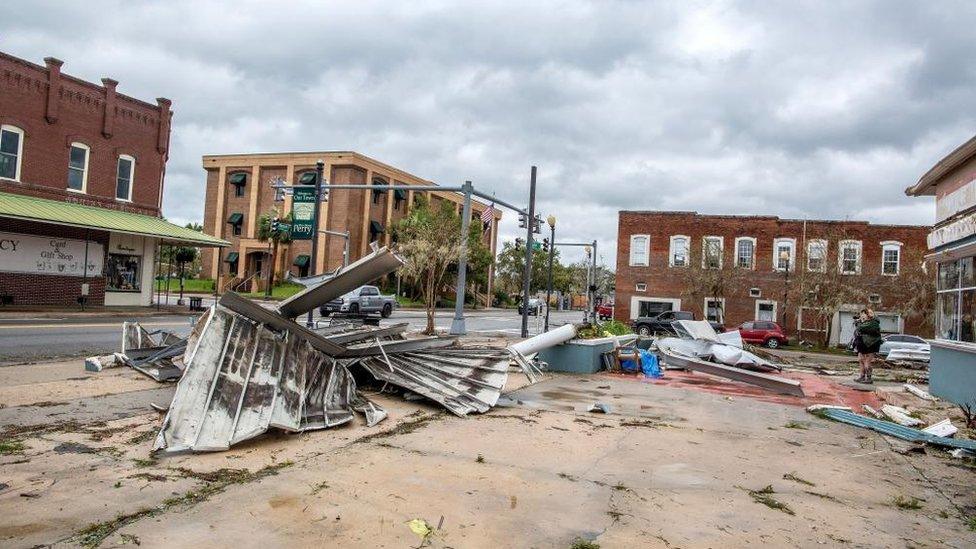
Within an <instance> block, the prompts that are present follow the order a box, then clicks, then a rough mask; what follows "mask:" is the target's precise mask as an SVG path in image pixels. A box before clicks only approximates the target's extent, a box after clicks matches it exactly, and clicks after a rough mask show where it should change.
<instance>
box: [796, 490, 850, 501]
mask: <svg viewBox="0 0 976 549" xmlns="http://www.w3.org/2000/svg"><path fill="white" fill-rule="evenodd" d="M803 493H804V494H810V495H811V496H817V497H818V498H820V499H827V500H830V501H833V502H834V503H840V502H841V501H840V500H839V499H837V498H835V497H834V496H832V495H830V494H821V493H820V492H811V491H809V490H805V491H804V492H803Z"/></svg>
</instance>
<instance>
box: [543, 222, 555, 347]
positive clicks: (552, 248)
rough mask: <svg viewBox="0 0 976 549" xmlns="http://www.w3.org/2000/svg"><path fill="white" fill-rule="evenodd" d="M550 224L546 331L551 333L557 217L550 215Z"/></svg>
mask: <svg viewBox="0 0 976 549" xmlns="http://www.w3.org/2000/svg"><path fill="white" fill-rule="evenodd" d="M546 223H548V224H549V283H548V284H547V285H546V327H545V329H544V331H546V332H548V331H549V301H550V300H551V299H552V260H553V256H555V255H556V216H554V215H551V214H550V215H549V217H547V218H546Z"/></svg>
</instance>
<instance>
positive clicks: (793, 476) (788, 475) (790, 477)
mask: <svg viewBox="0 0 976 549" xmlns="http://www.w3.org/2000/svg"><path fill="white" fill-rule="evenodd" d="M783 480H792V481H793V482H798V483H800V484H806V485H807V486H816V484H814V483H812V482H810V481H809V480H806V479H802V478H800V477H798V476H796V473H786V474H785V475H783Z"/></svg>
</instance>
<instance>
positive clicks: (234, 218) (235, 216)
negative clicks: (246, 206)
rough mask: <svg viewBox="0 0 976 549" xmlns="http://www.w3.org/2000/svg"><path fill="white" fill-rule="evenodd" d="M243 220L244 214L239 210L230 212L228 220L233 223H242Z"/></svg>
mask: <svg viewBox="0 0 976 549" xmlns="http://www.w3.org/2000/svg"><path fill="white" fill-rule="evenodd" d="M243 221H244V214H242V213H238V212H234V213H232V214H230V217H228V218H227V222H228V223H230V224H231V225H240V224H241V223H242V222H243Z"/></svg>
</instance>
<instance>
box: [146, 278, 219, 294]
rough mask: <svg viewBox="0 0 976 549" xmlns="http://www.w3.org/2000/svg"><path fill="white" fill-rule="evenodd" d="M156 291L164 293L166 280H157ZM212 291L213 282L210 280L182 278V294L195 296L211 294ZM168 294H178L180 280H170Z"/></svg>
mask: <svg viewBox="0 0 976 549" xmlns="http://www.w3.org/2000/svg"><path fill="white" fill-rule="evenodd" d="M156 289H157V290H160V291H164V292H165V291H166V280H157V281H156ZM213 291H214V281H213V279H212V278H184V279H183V292H184V293H187V292H189V293H195V294H212V293H213ZM169 293H171V294H174V293H175V294H178V293H180V279H179V278H178V277H177V278H171V279H170V281H169Z"/></svg>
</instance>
